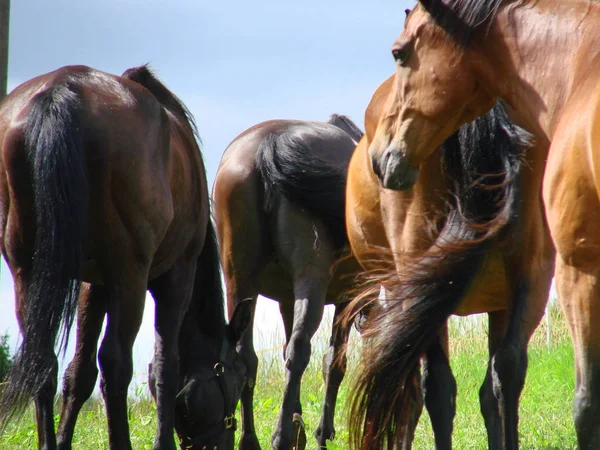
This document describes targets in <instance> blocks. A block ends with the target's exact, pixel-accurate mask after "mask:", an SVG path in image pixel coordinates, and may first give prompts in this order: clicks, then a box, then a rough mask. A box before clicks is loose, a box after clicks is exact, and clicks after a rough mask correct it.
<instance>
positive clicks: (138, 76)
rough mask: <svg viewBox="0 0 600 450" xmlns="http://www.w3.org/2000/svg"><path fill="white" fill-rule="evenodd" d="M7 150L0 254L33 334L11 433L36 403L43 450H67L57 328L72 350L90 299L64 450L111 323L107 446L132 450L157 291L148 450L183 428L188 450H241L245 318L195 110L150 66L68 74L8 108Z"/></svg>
mask: <svg viewBox="0 0 600 450" xmlns="http://www.w3.org/2000/svg"><path fill="white" fill-rule="evenodd" d="M0 142H2V147H1V149H0V151H1V153H0V156H1V158H0V164H1V170H0V199H1V202H0V203H1V206H0V224H1V226H0V231H1V233H2V239H1V249H2V253H3V255H4V257H5V259H6V261H7V262H8V265H9V267H10V270H11V272H12V274H13V277H14V282H15V293H16V301H17V305H16V307H17V316H18V320H19V324H20V327H21V330H22V334H23V343H22V345H21V347H20V349H19V352H18V354H17V357H16V361H15V366H14V368H13V370H12V372H11V374H10V377H9V383H8V385H7V386H6V388H5V389H4V391H3V392H2V397H1V399H0V419H1V421H2V423H6V420H7V419H8V418H10V417H11V416H12V415H14V414H18V413H20V412H22V411H23V410H24V408H25V407H26V405H27V403H28V401H29V399H30V398H31V397H33V398H34V399H35V403H36V411H37V420H38V436H39V437H38V441H39V448H43V449H54V448H56V438H55V434H54V424H53V414H52V406H53V402H54V395H55V391H56V369H57V362H56V357H55V355H54V347H55V344H56V343H57V340H58V338H59V337H60V336H59V331H60V330H61V328H62V338H61V340H60V342H61V345H62V347H63V348H64V346H65V345H66V342H67V339H68V333H69V328H70V326H71V324H72V322H73V320H74V315H75V310H76V307H77V302H78V296H79V293H80V291H81V299H80V301H79V311H78V332H77V334H78V336H77V337H78V344H77V352H76V356H75V359H74V361H73V362H72V363H71V365H70V366H69V369H68V370H67V374H66V376H65V388H64V397H65V398H64V404H63V417H62V420H61V423H60V427H59V436H58V443H59V447H60V448H62V449H67V448H70V445H71V438H72V433H73V428H74V425H75V418H76V416H77V413H78V411H79V409H80V408H81V406H82V404H83V402H84V401H85V400H86V399H87V398H88V397H89V395H90V394H91V392H92V390H93V387H94V383H95V380H96V376H97V369H96V364H95V357H96V349H97V341H98V337H99V334H100V330H101V324H102V321H103V318H104V316H105V315H106V316H107V318H108V321H107V326H106V332H105V335H104V339H103V341H102V344H101V346H100V350H99V352H98V358H99V361H100V368H101V371H102V383H101V389H102V394H103V396H104V400H105V404H106V413H107V418H108V430H109V444H110V448H112V449H119V450H120V449H130V448H131V443H130V440H129V427H128V420H127V411H128V408H127V387H128V385H129V383H130V381H131V377H132V369H133V364H132V346H133V342H134V339H135V336H136V334H137V332H138V329H139V326H140V323H141V320H142V312H143V308H144V298H145V294H146V290H148V289H149V290H150V292H151V293H152V295H153V297H154V300H155V329H156V343H155V355H154V359H153V364H152V370H151V383H150V385H151V390H152V392H153V394H154V396H155V398H156V402H157V414H158V421H157V422H158V429H157V434H156V438H155V441H154V446H153V448H155V449H159V448H160V449H174V448H175V443H174V440H173V429H174V427H175V428H176V430H177V433H178V434H179V436H180V438H181V439H182V446H185V447H186V448H187V447H188V446H190V445H191V446H195V447H197V448H200V446H202V445H207V446H210V448H213V446H219V447H220V448H227V447H229V448H232V447H233V429H234V427H233V421H232V416H231V414H232V413H233V411H234V409H235V404H236V403H237V399H238V397H236V396H239V393H240V392H241V387H242V385H243V381H244V380H243V372H241V370H242V369H243V365H242V364H240V363H239V358H238V356H237V354H236V352H235V349H234V347H235V342H236V340H237V338H238V337H239V336H240V335H241V333H242V331H243V327H244V324H245V323H246V324H247V322H248V320H245V319H244V317H246V318H247V319H249V308H247V307H242V308H241V309H240V311H238V312H237V314H235V315H234V317H233V319H232V324H231V325H230V326H229V327H228V326H227V325H226V322H225V319H224V306H223V299H222V293H221V287H220V267H219V258H218V251H217V245H216V239H215V235H214V230H213V227H212V224H211V221H210V214H209V201H208V189H207V183H206V176H205V170H204V165H203V162H202V156H201V154H200V150H199V147H198V144H197V141H196V130H195V126H194V123H193V119H192V118H191V115H190V114H189V112H188V111H187V110H186V108H185V106H184V105H183V104H182V103H181V102H180V101H179V100H178V99H177V98H176V97H175V96H174V95H173V94H172V93H171V92H169V91H168V90H167V88H166V87H165V86H164V85H162V84H161V83H160V82H159V81H158V80H157V79H156V78H155V77H154V76H153V75H152V73H151V72H150V71H149V70H148V69H147V68H146V67H139V68H136V69H130V70H128V71H127V72H126V73H125V74H124V76H123V77H117V76H114V75H110V74H107V73H104V72H100V71H98V70H94V69H91V68H88V67H83V66H68V67H63V68H61V69H59V70H57V71H54V72H51V73H48V74H45V75H42V76H39V77H37V78H34V79H32V80H30V81H27V82H26V83H24V84H22V85H20V86H19V87H17V88H16V89H15V90H14V91H13V92H12V93H11V94H10V95H9V96H8V97H6V99H5V100H4V101H3V102H2V104H1V106H0ZM82 283H85V285H84V286H83V288H82V289H80V287H81V284H82ZM186 313H187V314H186ZM180 342H181V343H182V345H180ZM180 348H181V351H180ZM215 364H217V365H216V366H215ZM234 366H235V367H234ZM182 388H183V390H182ZM178 393H179V394H178ZM207 405H210V408H207Z"/></svg>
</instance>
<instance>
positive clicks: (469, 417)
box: [0, 309, 576, 450]
mask: <svg viewBox="0 0 600 450" xmlns="http://www.w3.org/2000/svg"><path fill="white" fill-rule="evenodd" d="M551 317H552V327H551V330H552V332H551V333H550V340H549V342H548V340H547V337H548V335H547V333H546V326H545V322H543V323H542V325H541V326H540V327H539V329H538V331H537V332H536V334H535V335H534V338H533V340H532V343H531V346H530V352H529V370H528V372H527V380H526V384H525V389H524V391H523V395H522V397H521V407H520V430H519V431H520V447H521V448H522V449H546V450H549V449H560V450H564V449H573V448H576V439H575V432H574V429H573V422H572V402H573V393H574V370H573V351H572V348H571V343H570V339H569V337H568V333H567V331H566V329H565V326H564V323H563V321H562V318H561V317H560V314H559V312H558V311H557V310H556V309H553V310H552V313H551ZM484 320H485V316H481V318H475V319H473V318H469V319H467V320H465V319H458V318H453V319H452V320H451V326H450V335H451V337H452V339H451V355H452V356H451V364H452V370H453V372H454V375H455V377H456V379H457V382H458V398H457V413H456V418H455V421H454V434H453V439H454V448H456V449H469V450H471V449H485V448H487V438H486V433H485V427H484V424H483V419H482V417H481V415H480V412H479V397H478V391H479V386H480V384H481V382H482V381H483V378H484V374H485V368H486V364H487V349H486V348H487V347H486V345H487V338H486V328H487V327H486V325H485V322H484ZM330 321H331V320H330V318H327V319H326V320H324V323H325V324H326V325H327V324H329V323H330ZM326 325H324V326H322V328H321V329H320V330H319V332H318V333H317V336H316V337H315V340H314V344H313V357H312V359H311V363H310V365H309V367H308V369H307V372H306V374H305V376H304V379H303V386H302V402H303V409H304V411H303V412H304V414H303V418H304V421H305V423H306V426H307V435H308V445H307V448H311V449H312V448H315V440H314V438H313V436H312V435H313V433H314V430H315V428H316V427H317V425H318V423H319V418H320V412H321V405H322V402H323V396H324V388H323V382H322V380H321V367H320V364H321V360H322V355H323V353H324V351H325V348H326V345H327V341H328V333H329V327H328V326H326ZM272 339H273V342H272V344H273V345H272V347H273V349H272V350H270V351H263V352H261V353H260V354H259V357H260V360H261V363H260V368H259V377H258V384H257V387H256V398H255V420H256V425H257V432H258V437H259V441H260V443H261V446H262V448H263V449H268V448H270V437H271V432H272V430H273V427H274V425H275V423H276V420H277V413H278V410H279V405H280V403H281V397H282V391H283V389H282V385H283V381H282V380H283V379H284V376H283V374H284V370H283V365H282V363H281V348H280V346H281V344H282V343H281V342H278V341H277V338H276V337H273V338H272ZM352 341H353V343H354V346H355V347H358V346H359V338H358V337H357V336H356V334H355V333H353V336H352ZM357 355H358V351H357V350H354V351H351V354H350V364H349V366H350V370H349V374H348V377H347V379H346V380H345V381H344V383H343V385H342V388H341V390H340V398H339V400H338V408H337V412H336V429H337V437H336V439H335V441H334V442H332V443H331V445H330V446H329V448H330V449H333V450H341V449H346V448H347V440H348V429H347V426H346V420H347V418H346V415H345V411H346V405H345V401H346V400H347V398H348V396H349V386H350V383H349V378H351V373H352V367H354V366H355V364H356V360H357V357H358V356H357ZM129 417H130V427H131V435H132V436H131V439H132V443H133V446H134V448H136V449H150V448H151V446H152V440H153V436H154V429H155V408H154V405H153V403H152V402H151V401H150V400H149V399H148V398H147V397H142V398H141V399H138V400H136V401H132V402H131V406H130V408H129ZM36 439H37V438H36V434H35V426H34V414H33V411H29V412H28V413H27V414H26V416H25V417H24V418H23V420H22V421H21V422H20V423H17V424H10V425H9V427H8V428H7V430H6V431H5V433H4V435H3V436H2V437H0V448H1V449H3V450H4V449H6V450H17V449H18V450H21V449H27V448H35V445H36ZM434 447H435V446H434V441H433V434H432V431H431V425H430V422H429V417H428V416H427V413H423V415H422V416H421V420H420V422H419V426H418V428H417V434H416V438H415V442H414V447H413V448H414V449H415V450H430V449H433V448H434ZM74 448H75V449H106V448H108V447H107V433H106V420H105V417H104V412H103V408H102V402H101V401H99V400H98V399H97V398H96V399H93V400H92V401H90V402H88V403H87V404H86V405H85V407H84V410H83V411H82V413H81V415H80V418H79V421H78V424H77V430H76V435H75V442H74Z"/></svg>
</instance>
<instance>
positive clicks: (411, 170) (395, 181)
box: [371, 146, 419, 191]
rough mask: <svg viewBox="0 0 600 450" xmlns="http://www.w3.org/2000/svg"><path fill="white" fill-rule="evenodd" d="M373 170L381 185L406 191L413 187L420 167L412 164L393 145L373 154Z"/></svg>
mask: <svg viewBox="0 0 600 450" xmlns="http://www.w3.org/2000/svg"><path fill="white" fill-rule="evenodd" d="M371 162H372V164H373V171H374V172H375V175H377V178H379V181H380V182H381V185H382V186H383V187H384V188H386V189H392V190H394V191H405V190H407V189H410V188H412V187H413V185H414V184H415V182H416V181H417V176H418V175H419V169H418V168H416V167H413V166H411V165H410V164H409V163H408V162H407V160H406V158H405V157H404V155H403V154H402V153H401V152H400V151H399V150H398V149H396V148H393V147H392V146H390V147H388V148H386V149H385V151H384V152H383V153H382V154H380V155H378V156H371Z"/></svg>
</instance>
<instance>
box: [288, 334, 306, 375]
mask: <svg viewBox="0 0 600 450" xmlns="http://www.w3.org/2000/svg"><path fill="white" fill-rule="evenodd" d="M310 352H311V345H310V338H309V337H308V336H306V335H305V334H304V333H294V334H292V337H291V338H290V342H289V344H288V347H287V355H286V361H285V366H286V369H287V370H289V371H290V372H292V373H302V372H304V371H305V370H306V367H308V363H309V361H310Z"/></svg>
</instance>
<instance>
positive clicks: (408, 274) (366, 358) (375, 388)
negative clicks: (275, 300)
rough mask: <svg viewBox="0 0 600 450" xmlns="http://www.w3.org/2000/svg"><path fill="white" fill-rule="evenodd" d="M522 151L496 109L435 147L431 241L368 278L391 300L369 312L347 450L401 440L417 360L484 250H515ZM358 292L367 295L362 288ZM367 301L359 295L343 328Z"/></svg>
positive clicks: (525, 139)
mask: <svg viewBox="0 0 600 450" xmlns="http://www.w3.org/2000/svg"><path fill="white" fill-rule="evenodd" d="M529 144H530V138H529V135H528V134H527V133H526V132H525V131H524V130H521V129H519V128H518V127H516V126H515V125H513V124H512V123H511V122H510V120H509V119H508V116H507V115H506V112H505V110H504V106H503V104H502V103H500V102H498V103H497V104H496V105H495V106H494V108H493V109H492V111H490V112H489V113H488V114H487V115H486V116H484V117H481V118H479V119H477V120H475V121H474V122H471V123H469V124H466V125H464V126H463V127H462V128H461V129H460V130H459V131H458V132H457V133H455V134H454V135H453V136H451V137H450V138H449V139H448V140H447V141H446V142H445V143H444V145H443V147H442V148H441V149H440V151H441V155H440V156H441V159H442V167H443V170H444V176H445V177H446V179H447V181H448V183H449V198H448V211H447V212H446V213H445V218H444V222H443V224H442V225H441V229H440V232H439V235H438V237H437V238H436V240H435V242H434V243H433V245H432V246H431V247H430V248H429V249H428V250H426V251H424V252H420V253H417V254H414V253H406V254H396V255H394V256H395V259H396V260H397V261H396V263H397V267H402V270H401V271H396V269H395V267H392V268H390V269H388V270H386V271H384V273H382V272H381V271H380V273H378V274H376V275H375V276H373V277H372V279H371V283H381V282H384V283H385V285H386V287H387V289H388V290H389V291H391V294H392V295H391V296H386V307H385V308H383V311H385V312H384V313H383V314H373V315H372V317H369V318H368V320H367V322H366V324H365V326H364V331H363V337H364V338H365V339H367V341H368V345H367V347H368V352H363V359H362V362H361V365H360V366H359V370H358V375H357V379H356V384H355V387H354V389H353V395H352V400H351V413H350V420H351V424H350V429H352V430H354V432H353V435H352V436H351V442H352V447H353V448H368V449H382V448H386V446H387V448H391V446H392V445H393V443H394V442H396V440H397V439H399V438H400V437H401V436H403V435H404V433H405V432H406V427H407V426H408V422H409V415H410V410H411V407H412V405H413V402H414V399H415V396H416V395H418V394H417V391H416V386H415V384H414V380H415V373H416V371H417V370H418V363H419V360H420V357H421V355H422V354H423V353H424V352H425V351H426V349H427V348H428V347H429V346H430V345H431V344H432V343H433V340H434V339H435V338H436V336H437V333H438V331H439V329H440V328H441V327H442V326H443V324H444V323H445V322H446V321H447V320H448V317H449V316H450V315H451V314H452V312H453V311H454V310H455V309H456V307H457V306H458V304H459V303H460V301H461V300H462V299H463V298H464V295H465V294H466V293H467V292H468V290H469V288H470V287H471V285H472V282H473V280H474V279H475V278H476V277H477V274H478V273H479V269H480V268H481V267H483V266H484V264H485V261H486V255H487V253H488V251H489V248H490V247H491V245H492V244H493V243H494V242H497V241H498V239H505V238H508V237H509V234H511V239H510V242H511V245H512V246H513V247H518V245H519V244H518V239H519V236H518V234H517V233H518V228H519V227H518V218H519V216H520V214H519V210H520V206H521V194H520V172H521V163H522V154H523V149H524V147H525V146H527V145H529ZM386 256H387V257H388V259H389V255H386ZM365 292H366V293H367V294H365V295H368V294H369V293H373V292H374V289H373V288H372V286H371V285H370V284H368V285H367V287H366V289H365ZM376 302H377V298H376V297H373V296H371V297H370V298H365V296H362V295H359V296H358V297H357V298H356V299H354V300H353V303H352V306H351V307H350V308H349V310H348V313H347V314H346V317H345V320H346V321H348V320H354V318H355V317H356V316H357V315H358V313H359V312H360V310H361V309H362V308H364V307H369V305H372V304H375V303H376ZM407 305H408V306H407Z"/></svg>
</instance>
